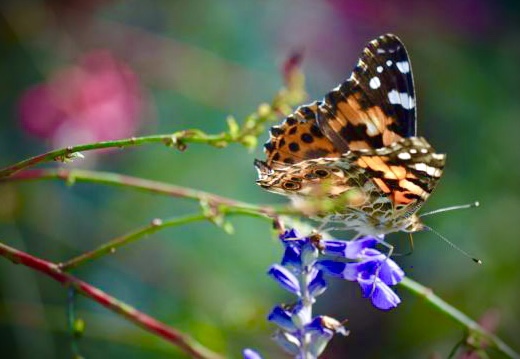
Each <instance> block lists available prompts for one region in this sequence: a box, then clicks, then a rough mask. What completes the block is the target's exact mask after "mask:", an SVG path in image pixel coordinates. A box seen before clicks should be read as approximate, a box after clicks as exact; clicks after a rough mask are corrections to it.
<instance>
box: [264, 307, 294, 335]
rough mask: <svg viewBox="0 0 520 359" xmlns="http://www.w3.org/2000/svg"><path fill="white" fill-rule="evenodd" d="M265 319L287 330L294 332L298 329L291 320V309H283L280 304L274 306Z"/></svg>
mask: <svg viewBox="0 0 520 359" xmlns="http://www.w3.org/2000/svg"><path fill="white" fill-rule="evenodd" d="M267 319H268V320H269V321H270V322H273V323H275V324H276V325H278V326H279V327H280V328H282V329H284V330H285V331H288V332H294V331H296V330H297V329H298V328H296V326H295V325H294V323H293V321H292V313H291V311H288V310H285V309H284V308H282V307H280V306H276V307H274V308H273V310H271V313H269V316H268V317H267Z"/></svg>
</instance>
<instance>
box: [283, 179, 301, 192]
mask: <svg viewBox="0 0 520 359" xmlns="http://www.w3.org/2000/svg"><path fill="white" fill-rule="evenodd" d="M282 187H283V189H286V190H288V191H297V190H299V189H300V188H302V186H301V185H300V184H299V183H297V182H294V181H285V182H284V183H282Z"/></svg>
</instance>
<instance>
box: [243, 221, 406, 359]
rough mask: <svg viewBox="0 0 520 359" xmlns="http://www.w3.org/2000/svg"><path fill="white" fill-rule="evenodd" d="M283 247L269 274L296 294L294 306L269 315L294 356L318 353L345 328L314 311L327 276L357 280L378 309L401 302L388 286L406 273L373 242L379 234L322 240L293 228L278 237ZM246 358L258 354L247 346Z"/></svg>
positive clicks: (276, 309)
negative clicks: (301, 233)
mask: <svg viewBox="0 0 520 359" xmlns="http://www.w3.org/2000/svg"><path fill="white" fill-rule="evenodd" d="M280 240H281V241H282V243H283V245H284V247H285V251H284V255H283V258H282V261H281V264H274V265H273V266H271V268H270V269H269V272H268V274H269V275H270V276H271V277H272V278H273V279H275V280H276V281H277V282H278V283H279V284H280V285H281V286H282V287H283V288H284V289H286V290H287V291H289V292H291V293H292V294H294V295H296V296H297V298H298V299H297V301H296V302H295V303H294V304H292V305H277V306H275V307H274V308H273V310H272V311H271V313H270V314H269V317H268V319H269V320H270V321H271V322H273V323H275V324H276V325H277V326H278V327H279V329H278V331H277V332H276V334H275V336H274V339H275V340H276V341H277V343H278V344H279V345H280V346H281V347H282V348H283V349H285V351H287V352H288V353H289V354H292V355H294V356H295V357H297V358H317V357H318V356H319V355H320V354H321V353H322V352H323V351H324V350H325V348H326V346H327V344H328V342H329V341H330V340H331V339H332V337H333V336H334V334H343V335H347V334H348V332H347V330H346V329H345V328H344V326H343V325H342V324H341V322H339V321H338V320H336V319H334V318H331V317H328V316H315V317H313V315H312V305H313V304H314V302H315V301H316V298H317V297H318V296H319V295H321V294H322V293H323V292H324V291H325V290H326V289H327V281H326V278H327V277H334V278H341V279H346V280H348V281H355V282H357V283H358V284H359V285H360V287H361V290H362V293H363V296H364V297H366V298H370V299H371V301H372V304H373V305H374V306H375V307H376V308H378V309H382V310H389V309H392V308H394V307H396V306H397V305H398V304H399V303H400V301H401V300H400V299H399V297H398V296H397V294H396V293H395V292H394V291H393V290H392V289H391V288H390V286H392V285H395V284H397V283H399V282H400V281H401V280H402V278H403V277H404V272H403V271H402V269H401V268H399V266H398V265H397V264H396V263H395V262H394V261H393V260H392V259H390V258H389V257H388V256H387V255H385V254H383V253H381V252H379V251H378V250H377V249H376V248H375V246H376V245H377V244H378V243H380V242H381V241H382V239H380V238H373V237H361V238H359V239H356V240H352V241H341V240H335V239H334V240H330V239H322V238H321V237H320V236H319V235H311V236H308V237H302V236H301V235H300V234H299V233H298V232H297V231H296V230H294V229H291V230H288V231H285V233H283V234H282V235H281V236H280ZM243 354H244V358H247V359H255V358H261V357H260V355H259V354H258V353H256V352H254V351H252V350H251V349H246V350H245V351H244V353H243Z"/></svg>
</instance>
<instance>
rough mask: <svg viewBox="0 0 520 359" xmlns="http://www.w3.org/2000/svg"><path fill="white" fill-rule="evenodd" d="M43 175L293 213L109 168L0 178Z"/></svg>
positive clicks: (34, 171)
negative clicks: (102, 170) (119, 172)
mask: <svg viewBox="0 0 520 359" xmlns="http://www.w3.org/2000/svg"><path fill="white" fill-rule="evenodd" d="M45 179H61V180H64V181H65V182H67V183H68V184H72V183H76V182H90V183H99V184H105V185H110V186H116V187H129V188H133V189H137V190H141V191H145V192H151V193H158V194H165V195H168V196H172V197H182V198H189V199H195V200H198V201H205V202H207V203H208V204H209V205H225V206H231V207H234V208H235V209H236V210H238V209H242V210H243V211H244V212H249V213H250V214H251V215H263V216H269V217H276V216H278V215H280V214H294V213H296V212H295V211H294V210H291V209H289V208H280V209H276V208H274V207H271V206H257V205H252V204H249V203H245V202H241V201H237V200H234V199H230V198H226V197H222V196H218V195H215V194H212V193H208V192H204V191H199V190H195V189H192V188H187V187H181V186H176V185H172V184H169V183H164V182H159V181H152V180H147V179H143V178H139V177H133V176H126V175H120V174H117V173H112V172H101V171H88V170H66V169H31V170H25V171H22V172H19V173H16V174H13V175H12V176H10V177H9V178H3V179H0V182H2V181H8V182H14V181H35V180H45Z"/></svg>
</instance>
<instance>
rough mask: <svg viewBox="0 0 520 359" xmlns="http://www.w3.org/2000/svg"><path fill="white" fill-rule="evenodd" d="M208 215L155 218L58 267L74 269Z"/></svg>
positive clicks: (65, 269)
mask: <svg viewBox="0 0 520 359" xmlns="http://www.w3.org/2000/svg"><path fill="white" fill-rule="evenodd" d="M206 219H208V217H207V216H206V215H205V214H195V215H191V216H185V217H180V218H173V219H170V220H166V221H161V220H160V219H154V220H153V221H152V223H150V224H149V225H148V226H144V227H142V228H139V229H137V230H135V231H133V232H131V233H129V234H126V235H123V236H120V237H117V238H114V239H112V240H110V241H108V242H106V243H104V244H102V245H101V246H99V247H98V248H96V249H94V250H92V251H89V252H85V253H83V254H81V255H79V256H77V257H74V258H72V259H70V260H68V261H65V262H62V263H59V264H58V267H59V268H60V269H61V270H63V271H69V270H71V269H74V268H76V267H78V266H80V265H82V264H84V263H85V262H87V261H92V260H94V259H96V258H99V257H101V256H103V255H106V254H112V253H115V252H116V250H117V249H118V248H120V247H122V246H124V245H126V244H129V243H132V242H135V241H137V240H138V239H141V238H144V237H145V236H147V235H150V234H152V233H155V232H157V231H159V230H161V229H164V228H167V227H172V226H180V225H183V224H188V223H192V222H197V221H202V220H206Z"/></svg>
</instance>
